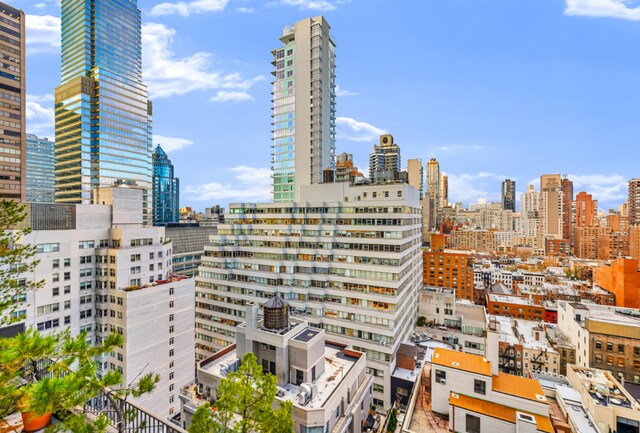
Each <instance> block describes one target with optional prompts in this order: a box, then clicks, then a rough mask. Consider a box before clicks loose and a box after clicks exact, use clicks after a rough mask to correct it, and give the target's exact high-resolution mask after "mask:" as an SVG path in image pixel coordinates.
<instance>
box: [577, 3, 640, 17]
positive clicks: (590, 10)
mask: <svg viewBox="0 0 640 433" xmlns="http://www.w3.org/2000/svg"><path fill="white" fill-rule="evenodd" d="M629 3H630V2H629V1H628V0H566V3H565V10H564V13H565V14H566V15H577V16H586V17H606V18H619V19H623V20H632V21H640V6H635V7H632V6H629Z"/></svg>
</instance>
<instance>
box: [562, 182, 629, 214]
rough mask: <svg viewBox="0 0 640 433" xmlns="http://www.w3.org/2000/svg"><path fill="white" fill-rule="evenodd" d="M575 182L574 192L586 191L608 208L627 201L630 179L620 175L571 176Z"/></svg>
mask: <svg viewBox="0 0 640 433" xmlns="http://www.w3.org/2000/svg"><path fill="white" fill-rule="evenodd" d="M569 179H571V180H572V181H573V191H574V193H576V194H577V193H578V192H580V191H586V192H588V193H589V194H593V198H595V199H598V201H599V202H600V203H601V204H603V205H606V206H615V207H617V206H618V205H620V204H622V203H623V202H624V201H625V200H626V199H627V194H628V191H629V183H628V179H627V178H625V177H624V176H621V175H618V174H610V175H606V174H582V175H578V174H570V175H569Z"/></svg>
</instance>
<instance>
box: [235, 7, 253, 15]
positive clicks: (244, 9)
mask: <svg viewBox="0 0 640 433" xmlns="http://www.w3.org/2000/svg"><path fill="white" fill-rule="evenodd" d="M235 10H236V12H240V13H243V14H250V13H252V12H255V11H256V10H255V9H254V8H248V7H239V8H236V9H235Z"/></svg>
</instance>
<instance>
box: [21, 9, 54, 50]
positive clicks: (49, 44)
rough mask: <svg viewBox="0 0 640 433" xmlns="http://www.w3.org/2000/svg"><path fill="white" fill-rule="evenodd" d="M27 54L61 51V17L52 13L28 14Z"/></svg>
mask: <svg viewBox="0 0 640 433" xmlns="http://www.w3.org/2000/svg"><path fill="white" fill-rule="evenodd" d="M26 34H27V54H30V55H31V54H39V53H58V52H60V18H58V17H54V16H52V15H27V16H26Z"/></svg>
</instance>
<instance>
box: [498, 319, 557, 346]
mask: <svg viewBox="0 0 640 433" xmlns="http://www.w3.org/2000/svg"><path fill="white" fill-rule="evenodd" d="M490 317H491V320H493V319H495V320H496V322H498V323H499V324H500V335H499V336H498V339H499V341H502V342H505V343H509V344H522V346H523V347H526V348H533V349H546V350H548V351H550V352H555V349H554V348H553V346H551V344H550V343H549V341H548V340H547V336H546V334H545V330H544V328H543V327H541V326H540V323H539V322H535V321H532V320H523V319H514V318H512V317H505V316H493V315H492V316H490ZM536 332H537V333H538V339H537V340H536ZM520 337H522V338H523V340H521V339H520Z"/></svg>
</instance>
